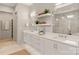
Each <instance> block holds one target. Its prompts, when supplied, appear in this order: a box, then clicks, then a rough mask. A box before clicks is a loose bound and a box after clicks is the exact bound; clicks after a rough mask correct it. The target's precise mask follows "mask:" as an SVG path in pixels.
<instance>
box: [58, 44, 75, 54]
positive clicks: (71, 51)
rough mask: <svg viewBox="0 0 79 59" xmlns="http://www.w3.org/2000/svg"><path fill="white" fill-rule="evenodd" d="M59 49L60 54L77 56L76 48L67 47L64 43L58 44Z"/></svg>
mask: <svg viewBox="0 0 79 59" xmlns="http://www.w3.org/2000/svg"><path fill="white" fill-rule="evenodd" d="M57 45H58V49H57V52H58V54H62V55H75V54H76V47H73V46H70V45H66V44H63V43H57Z"/></svg>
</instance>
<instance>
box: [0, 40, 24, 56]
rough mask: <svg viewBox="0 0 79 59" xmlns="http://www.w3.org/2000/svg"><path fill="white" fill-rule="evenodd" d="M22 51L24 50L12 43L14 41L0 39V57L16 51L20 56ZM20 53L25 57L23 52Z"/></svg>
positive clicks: (14, 42)
mask: <svg viewBox="0 0 79 59" xmlns="http://www.w3.org/2000/svg"><path fill="white" fill-rule="evenodd" d="M23 49H24V48H23V47H22V46H20V45H18V44H17V43H16V41H14V40H11V39H4V40H1V39H0V55H11V54H12V53H14V52H17V51H19V54H20V55H21V53H20V51H21V50H23ZM21 52H23V53H24V55H25V52H24V51H21ZM15 54H16V53H15ZM15 54H13V55H15ZM19 54H16V55H19ZM22 55H23V54H22Z"/></svg>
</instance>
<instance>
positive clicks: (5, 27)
mask: <svg viewBox="0 0 79 59" xmlns="http://www.w3.org/2000/svg"><path fill="white" fill-rule="evenodd" d="M2 25H3V26H2V27H3V30H9V21H3V24H2Z"/></svg>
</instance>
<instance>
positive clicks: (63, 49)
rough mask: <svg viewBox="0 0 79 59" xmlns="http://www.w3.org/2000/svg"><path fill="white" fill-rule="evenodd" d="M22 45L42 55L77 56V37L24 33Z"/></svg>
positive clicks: (78, 39) (78, 52) (78, 40)
mask: <svg viewBox="0 0 79 59" xmlns="http://www.w3.org/2000/svg"><path fill="white" fill-rule="evenodd" d="M23 33H24V35H23V36H24V39H23V40H24V43H25V44H27V45H29V46H31V47H33V48H34V49H35V50H36V51H38V52H39V53H40V54H43V55H77V54H79V51H78V50H79V44H78V42H79V37H78V36H74V35H66V34H58V33H46V34H43V35H39V34H38V32H31V31H26V30H25V31H24V32H23Z"/></svg>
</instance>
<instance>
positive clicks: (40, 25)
mask: <svg viewBox="0 0 79 59" xmlns="http://www.w3.org/2000/svg"><path fill="white" fill-rule="evenodd" d="M36 26H52V25H51V24H37V25H36Z"/></svg>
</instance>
